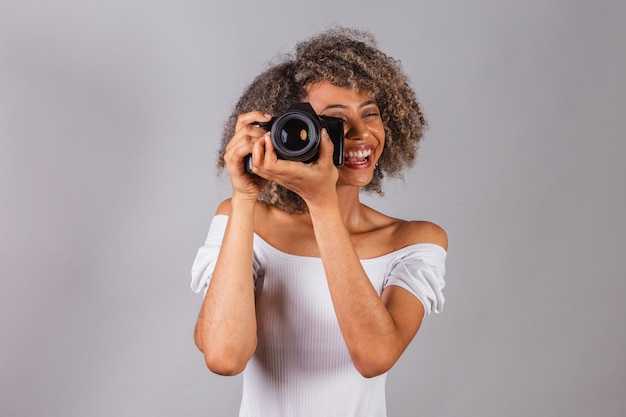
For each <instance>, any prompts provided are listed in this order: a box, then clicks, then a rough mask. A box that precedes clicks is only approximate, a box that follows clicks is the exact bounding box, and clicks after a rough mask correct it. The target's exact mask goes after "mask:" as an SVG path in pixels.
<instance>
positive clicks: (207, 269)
mask: <svg viewBox="0 0 626 417" xmlns="http://www.w3.org/2000/svg"><path fill="white" fill-rule="evenodd" d="M227 223H228V216H226V215H223V214H222V215H216V216H215V217H213V220H212V221H211V226H209V233H208V234H207V237H206V240H205V242H204V245H202V246H201V247H200V249H198V253H197V254H196V259H195V260H194V261H193V265H192V266H191V289H192V291H194V292H197V293H200V292H204V293H205V294H206V290H207V288H208V287H209V281H211V276H213V271H214V270H215V264H216V263H217V256H218V255H219V253H220V248H221V247H222V240H223V239H224V233H226V224H227ZM259 265H260V264H259V261H258V259H257V256H256V253H255V254H254V259H253V260H252V268H253V275H254V276H253V279H254V282H255V283H256V279H257V276H258V275H259V270H260V266H259Z"/></svg>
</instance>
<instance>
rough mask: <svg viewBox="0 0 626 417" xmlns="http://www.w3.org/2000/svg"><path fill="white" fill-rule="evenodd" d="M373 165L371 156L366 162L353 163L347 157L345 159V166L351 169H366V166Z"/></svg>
mask: <svg viewBox="0 0 626 417" xmlns="http://www.w3.org/2000/svg"><path fill="white" fill-rule="evenodd" d="M371 165H372V161H371V159H369V158H367V159H366V160H365V162H363V163H359V164H351V163H350V161H348V160H345V159H344V161H343V166H344V167H346V168H350V169H365V168H369V167H370V166H371Z"/></svg>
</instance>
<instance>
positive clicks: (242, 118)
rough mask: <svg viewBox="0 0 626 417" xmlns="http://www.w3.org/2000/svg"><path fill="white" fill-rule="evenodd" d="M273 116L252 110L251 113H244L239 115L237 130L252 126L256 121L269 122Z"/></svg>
mask: <svg viewBox="0 0 626 417" xmlns="http://www.w3.org/2000/svg"><path fill="white" fill-rule="evenodd" d="M271 118H272V116H271V115H270V114H267V113H264V112H260V111H252V112H249V113H242V114H240V115H239V117H237V123H236V124H235V131H237V130H241V129H243V128H245V127H247V126H250V125H251V124H252V123H254V122H269V121H270V120H271Z"/></svg>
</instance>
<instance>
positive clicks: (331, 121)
mask: <svg viewBox="0 0 626 417" xmlns="http://www.w3.org/2000/svg"><path fill="white" fill-rule="evenodd" d="M253 124H254V125H256V126H260V127H262V128H263V129H265V130H267V131H270V132H271V135H272V144H273V145H274V149H275V150H276V154H277V155H278V157H279V158H280V159H285V160H289V161H299V162H304V163H310V162H313V161H315V160H317V158H319V147H320V140H321V134H322V129H323V128H325V129H326V131H327V132H328V136H330V140H331V141H332V142H333V145H334V151H333V163H334V164H335V165H336V166H339V165H341V164H343V119H340V118H338V117H331V116H319V115H317V114H316V113H315V110H313V107H312V106H311V105H310V104H309V103H294V104H292V105H291V106H289V108H288V109H287V111H286V112H285V113H283V114H282V115H280V116H278V117H273V118H272V119H271V120H270V121H269V122H265V123H262V122H255V123H253ZM244 162H245V168H246V171H248V172H252V155H248V156H246V158H245V159H244Z"/></svg>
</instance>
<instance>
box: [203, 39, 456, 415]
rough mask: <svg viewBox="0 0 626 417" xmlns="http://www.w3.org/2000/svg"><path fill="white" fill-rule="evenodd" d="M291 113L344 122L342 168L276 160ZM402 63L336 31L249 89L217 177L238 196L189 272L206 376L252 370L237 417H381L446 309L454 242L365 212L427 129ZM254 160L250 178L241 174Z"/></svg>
mask: <svg viewBox="0 0 626 417" xmlns="http://www.w3.org/2000/svg"><path fill="white" fill-rule="evenodd" d="M295 102H309V103H310V104H311V105H312V106H313V108H314V110H315V112H316V113H317V114H319V115H323V116H333V117H337V118H340V119H342V120H343V123H344V125H343V126H344V162H343V165H340V166H335V165H334V163H333V158H332V156H333V149H334V145H333V143H332V141H331V140H330V139H329V137H328V133H327V132H326V131H323V132H322V139H321V143H320V145H319V157H318V158H317V160H315V161H314V162H309V163H302V162H296V161H292V160H285V159H282V158H279V157H278V155H277V153H276V149H275V148H274V146H273V144H272V141H271V138H270V133H269V132H267V131H266V130H265V129H263V128H261V127H259V125H258V123H259V122H260V123H263V122H268V121H270V119H271V118H272V116H277V115H280V114H282V113H283V112H285V111H286V109H287V108H288V107H289V106H290V105H291V104H292V103H295ZM425 124H426V123H425V120H424V117H423V114H422V111H421V109H420V107H419V104H418V103H417V101H416V99H415V94H414V92H413V90H412V89H411V88H410V86H409V83H408V79H407V77H406V76H405V75H404V74H403V72H402V70H401V68H400V65H399V64H398V63H397V62H396V61H394V60H393V59H391V58H390V57H388V56H386V55H385V54H384V53H383V52H381V51H380V50H378V49H377V47H376V45H375V42H374V40H373V39H372V38H371V37H370V36H369V35H368V34H367V33H363V32H359V31H354V30H349V29H335V30H329V31H326V32H324V33H321V34H318V35H316V36H314V37H312V38H310V39H308V40H306V41H304V42H301V43H300V44H298V45H297V49H296V53H295V55H294V56H293V57H287V58H286V59H285V60H284V61H283V62H281V63H278V64H275V65H274V66H272V67H270V68H269V69H268V70H266V71H265V72H263V73H262V74H261V75H259V76H258V77H257V78H256V79H255V80H254V81H253V82H252V83H251V84H250V86H249V87H248V88H247V89H246V91H245V92H244V94H243V96H242V97H241V99H240V100H239V102H238V103H237V105H236V106H235V109H234V112H233V114H232V116H231V118H230V120H229V123H227V126H226V129H225V133H224V136H223V140H222V148H221V151H220V159H219V160H220V162H219V167H220V168H223V167H226V168H227V169H228V173H229V176H230V179H231V183H232V196H231V198H230V199H228V200H226V201H224V202H223V203H222V204H221V205H220V206H219V207H218V208H217V211H216V214H215V217H214V219H213V222H212V224H211V227H210V230H209V234H208V237H207V240H206V242H205V245H204V246H202V247H201V248H200V250H199V251H198V254H197V257H196V260H195V262H194V265H193V268H192V288H193V290H194V291H196V292H201V291H204V292H205V293H206V294H205V298H204V302H203V304H202V308H201V311H200V314H199V317H198V322H197V325H196V330H195V342H196V344H197V346H198V348H199V349H200V350H201V351H202V352H203V354H204V358H205V361H206V365H207V367H208V368H209V369H210V370H211V371H213V372H215V373H217V374H221V375H235V374H238V373H240V372H242V371H244V370H245V371H244V389H243V399H242V403H241V411H240V415H241V416H299V417H302V416H341V417H348V416H358V417H363V416H377V417H380V416H385V415H386V412H385V375H386V372H387V371H388V370H389V369H391V367H392V366H393V365H394V364H395V363H396V361H397V360H398V358H399V357H400V355H401V354H402V352H403V351H404V349H405V348H406V347H407V345H408V344H409V343H410V341H411V340H412V339H413V337H414V336H415V334H416V332H417V331H418V329H419V327H420V324H421V322H422V318H423V317H424V315H426V314H429V313H430V312H433V311H434V312H439V311H441V308H442V307H443V302H444V298H443V295H442V289H443V286H444V279H443V277H444V273H445V266H444V262H445V257H446V251H447V237H446V234H445V232H444V231H443V229H441V228H440V227H439V226H437V225H435V224H433V223H430V222H425V221H405V220H400V219H396V218H393V217H389V216H387V215H385V214H382V213H380V212H378V211H376V210H374V209H372V208H370V207H367V206H365V205H364V204H362V203H361V202H360V200H359V194H360V192H361V190H365V191H373V192H377V193H382V189H381V179H382V178H383V177H384V176H385V175H390V176H395V177H397V176H399V175H400V172H401V171H402V170H403V169H404V168H405V167H408V166H411V165H412V163H413V161H414V158H415V156H416V151H417V145H418V143H419V141H420V139H421V137H422V131H423V129H424V127H425ZM248 155H251V156H250V159H251V171H252V173H249V172H247V170H246V169H245V168H244V160H245V159H246V158H247V157H248Z"/></svg>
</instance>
